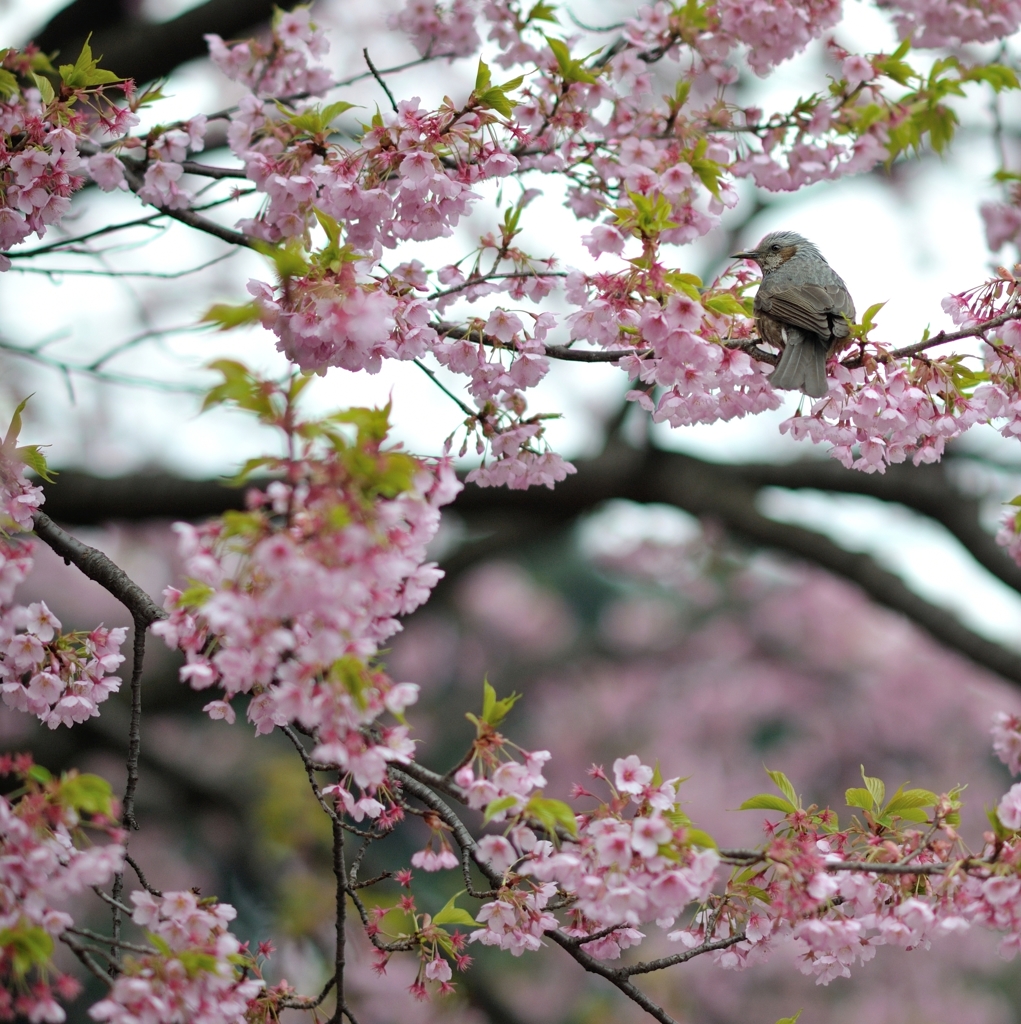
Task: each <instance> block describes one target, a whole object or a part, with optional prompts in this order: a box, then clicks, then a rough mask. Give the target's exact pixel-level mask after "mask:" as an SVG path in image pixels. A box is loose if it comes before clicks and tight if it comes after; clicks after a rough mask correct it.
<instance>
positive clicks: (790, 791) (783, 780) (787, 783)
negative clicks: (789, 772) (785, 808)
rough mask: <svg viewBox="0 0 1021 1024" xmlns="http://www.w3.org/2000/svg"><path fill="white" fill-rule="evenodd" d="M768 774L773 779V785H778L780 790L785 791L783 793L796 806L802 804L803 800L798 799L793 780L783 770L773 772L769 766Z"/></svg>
mask: <svg viewBox="0 0 1021 1024" xmlns="http://www.w3.org/2000/svg"><path fill="white" fill-rule="evenodd" d="M766 774H767V775H768V776H769V777H770V778H771V779H772V780H773V785H774V786H776V788H777V789H778V790H780V792H781V793H783V795H784V796H785V797H787V799H788V800H790V802H791V803H792V804H794V805H795V807H797V806H800V803H801V801H800V800H798V794H797V793H795V792H794V787H793V786H792V785H791V780H790V779H788V778H787V776H786V775H784V773H783V772H771V771H770V770H769V769H768V768H767V769H766Z"/></svg>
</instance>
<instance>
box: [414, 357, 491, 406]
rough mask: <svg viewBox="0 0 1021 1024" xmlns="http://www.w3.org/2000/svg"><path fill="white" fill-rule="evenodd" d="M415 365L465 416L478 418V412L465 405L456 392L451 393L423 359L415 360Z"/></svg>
mask: <svg viewBox="0 0 1021 1024" xmlns="http://www.w3.org/2000/svg"><path fill="white" fill-rule="evenodd" d="M414 363H415V365H416V366H417V367H418V368H419V369H420V370H421V371H422V372H423V373H424V374H425V375H426V376H427V377H428V378H429V379H430V380H431V381H432V382H433V383H434V384H435V385H436V386H437V387H438V388H439V389H440V391H442V392H443V393H444V394H445V395H446V396H447V398H449V399H450V400H451V401H452V402H454V403H455V404H456V405H457V407H458V408H459V409H460V410H461V412H463V413H464V414H465V416H470V417H475V416H478V410H476V409H472V408H471V407H470V406H467V405H465V403H464V402H462V401H461V399H460V398H458V397H457V395H455V394H454V392H453V391H451V390H450V388H448V387H447V386H446V384H444V383H443V381H441V380H440V378H439V377H437V376H436V374H435V373H434V372H433V371H432V370H430V369H429V367H428V366H426V365H425V363H423V362H422V360H421V359H416V360H414Z"/></svg>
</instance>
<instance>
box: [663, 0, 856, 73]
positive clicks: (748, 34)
mask: <svg viewBox="0 0 1021 1024" xmlns="http://www.w3.org/2000/svg"><path fill="white" fill-rule="evenodd" d="M662 6H664V7H665V6H666V5H665V4H664V5H662ZM717 12H718V15H719V18H720V27H721V29H722V30H723V32H724V33H725V34H726V35H727V36H730V37H731V38H733V39H735V40H737V41H739V42H741V43H744V44H745V45H746V46H747V47H748V63H749V64H750V65H751V67H752V70H753V71H755V72H756V74H759V75H765V74H767V73H768V71H769V70H770V68H772V67H773V66H774V65H776V64H780V63H781V62H783V61H785V60H787V59H788V57H793V56H794V54H796V53H799V52H800V51H801V50H803V49H804V48H805V47H806V46H807V45H808V44H809V43H810V42H811V41H812V40H813V39H818V38H819V36H821V35H822V34H823V32H825V31H826V29H828V28H832V27H833V26H834V25H836V23H837V22H838V21H839V20H840V15H841V5H840V2H839V0H809V2H807V3H805V2H803V0H802V2H794V3H792V2H791V0H780V2H779V3H775V2H772V0H720V3H719V4H718V5H717Z"/></svg>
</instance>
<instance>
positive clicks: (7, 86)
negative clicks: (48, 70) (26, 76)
mask: <svg viewBox="0 0 1021 1024" xmlns="http://www.w3.org/2000/svg"><path fill="white" fill-rule="evenodd" d="M32 77H33V78H35V79H38V78H39V77H40V76H39V75H33V76H32ZM42 81H44V82H46V79H45V78H44V79H42ZM36 84H37V85H38V82H36ZM46 84H47V86H49V90H50V99H49V100H48V99H47V98H46V96H45V95H43V102H44V103H46V104H49V102H50V100H52V99H53V86H52V85H50V83H49V82H46ZM42 91H43V90H42V86H39V92H40V93H42ZM17 94H18V80H17V79H16V78H15V77H14V75H12V74H11V73H10V71H8V70H7V69H6V68H0V96H2V97H3V98H4V99H5V100H9V99H10V98H11V97H12V96H16V95H17Z"/></svg>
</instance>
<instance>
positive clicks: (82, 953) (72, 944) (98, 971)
mask: <svg viewBox="0 0 1021 1024" xmlns="http://www.w3.org/2000/svg"><path fill="white" fill-rule="evenodd" d="M60 941H61V942H63V943H64V945H65V946H67V948H68V949H70V950H71V952H72V953H74V955H75V956H76V957H78V959H79V960H80V961H81V962H82V964H83V966H84V967H85V969H86V970H87V971H88V972H89V973H90V974H91V975H93V976H94V977H96V978H98V979H99V980H100V981H101V982H103V984H104V985H109V984H110V978H109V977H108V975H107V974H106V972H105V971H104V970H103V968H102V967H100V966H99V964H97V963H96V961H95V960H93V958H92V955H91V954H90V953H89V952H88V951H87V950H86V949H85V947H84V946H82V944H81V943H80V942H79V941H78V940H77V939H73V938H71V936H70V935H68V933H67V932H66V931H64V932H61V935H60Z"/></svg>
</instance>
